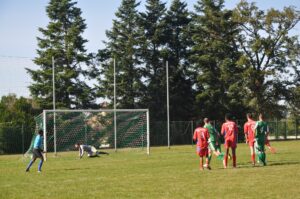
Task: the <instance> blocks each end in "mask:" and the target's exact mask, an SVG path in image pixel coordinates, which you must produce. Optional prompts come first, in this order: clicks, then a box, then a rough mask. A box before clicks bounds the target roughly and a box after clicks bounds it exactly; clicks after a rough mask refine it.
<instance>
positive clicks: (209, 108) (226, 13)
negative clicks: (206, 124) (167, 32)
mask: <svg viewBox="0 0 300 199" xmlns="http://www.w3.org/2000/svg"><path fill="white" fill-rule="evenodd" d="M223 3H224V1H210V0H199V1H198V2H197V4H196V5H195V9H196V11H197V13H195V14H194V15H193V22H192V25H191V29H192V39H193V42H194V45H193V46H192V55H191V61H192V63H193V65H194V70H195V73H197V79H196V92H197V96H196V103H197V106H198V107H197V110H198V112H199V113H200V115H201V116H202V117H210V118H215V119H222V118H223V117H224V114H225V113H226V112H231V113H233V114H234V115H236V116H237V117H238V118H239V117H241V116H243V114H244V113H243V112H244V111H245V107H244V106H243V92H242V91H243V90H242V89H241V87H242V81H243V79H241V77H240V73H241V72H242V71H243V69H242V68H241V67H239V65H236V62H238V60H239V58H240V53H239V52H238V49H237V46H236V44H235V39H236V37H237V35H238V30H237V28H238V27H237V24H236V23H235V22H233V21H232V12H231V11H230V10H223V7H224V5H223ZM216 110H217V111H216Z"/></svg>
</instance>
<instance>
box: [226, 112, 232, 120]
mask: <svg viewBox="0 0 300 199" xmlns="http://www.w3.org/2000/svg"><path fill="white" fill-rule="evenodd" d="M225 120H226V121H228V120H232V116H231V114H230V113H226V115H225Z"/></svg>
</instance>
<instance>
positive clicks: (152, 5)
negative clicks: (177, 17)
mask: <svg viewBox="0 0 300 199" xmlns="http://www.w3.org/2000/svg"><path fill="white" fill-rule="evenodd" d="M165 14H166V8H165V3H162V2H161V1H160V0H147V1H146V11H145V13H141V19H140V23H139V24H140V26H141V28H142V30H143V33H144V37H143V38H142V40H141V43H140V46H141V49H142V54H141V59H142V60H143V62H144V67H143V68H144V70H143V77H144V79H145V80H144V83H145V86H146V88H147V89H146V90H145V91H144V95H143V101H142V102H143V104H146V105H147V106H148V108H149V110H150V118H151V120H152V121H153V120H158V121H162V120H166V73H165V71H166V70H165V63H166V62H165V61H166V59H163V56H162V49H163V47H164V43H165V35H164V34H163V33H164V32H163V31H164V23H163V20H164V17H165Z"/></svg>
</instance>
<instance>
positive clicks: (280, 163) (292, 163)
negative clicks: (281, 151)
mask: <svg viewBox="0 0 300 199" xmlns="http://www.w3.org/2000/svg"><path fill="white" fill-rule="evenodd" d="M295 164H300V161H288V162H268V163H267V166H282V165H295Z"/></svg>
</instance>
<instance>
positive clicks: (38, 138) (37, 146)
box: [33, 135, 43, 149]
mask: <svg viewBox="0 0 300 199" xmlns="http://www.w3.org/2000/svg"><path fill="white" fill-rule="evenodd" d="M42 141H43V138H42V136H40V135H37V136H36V137H35V139H34V144H33V148H35V149H41V148H42Z"/></svg>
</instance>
